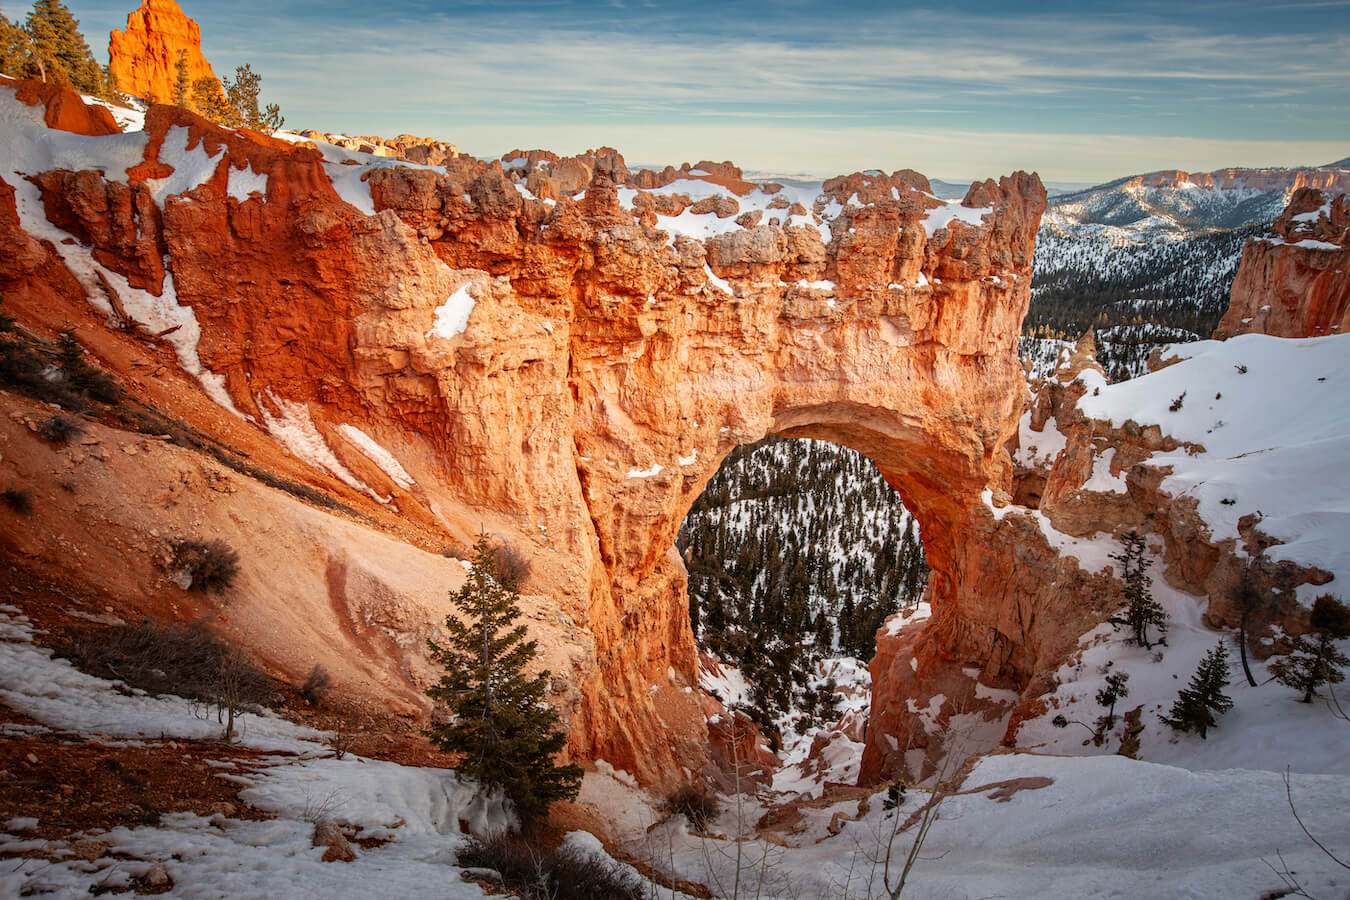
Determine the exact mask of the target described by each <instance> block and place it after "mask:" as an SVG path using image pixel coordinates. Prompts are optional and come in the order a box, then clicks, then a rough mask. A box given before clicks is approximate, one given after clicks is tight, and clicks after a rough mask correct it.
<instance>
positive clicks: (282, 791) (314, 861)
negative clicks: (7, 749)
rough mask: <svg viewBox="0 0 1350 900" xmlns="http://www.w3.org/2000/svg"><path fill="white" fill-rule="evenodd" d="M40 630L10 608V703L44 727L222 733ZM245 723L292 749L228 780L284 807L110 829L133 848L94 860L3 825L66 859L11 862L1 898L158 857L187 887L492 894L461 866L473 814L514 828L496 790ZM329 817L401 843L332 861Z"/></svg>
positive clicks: (198, 890)
mask: <svg viewBox="0 0 1350 900" xmlns="http://www.w3.org/2000/svg"><path fill="white" fill-rule="evenodd" d="M32 637H33V626H32V625H31V624H30V623H29V622H28V620H27V619H26V618H25V617H24V616H22V615H21V614H20V613H19V611H18V610H17V609H16V608H15V607H12V606H3V607H0V702H3V703H4V704H6V705H8V706H10V707H12V708H14V709H16V710H18V711H20V712H23V713H25V714H26V715H28V716H30V717H32V718H33V719H35V720H37V721H38V722H40V723H42V726H43V727H44V729H46V730H43V731H41V733H50V732H57V733H62V734H64V733H69V734H74V735H79V736H81V737H84V738H91V739H98V740H101V741H103V742H105V743H109V742H115V741H123V742H127V745H128V746H132V747H134V746H136V744H137V743H139V742H149V741H164V740H171V739H175V738H177V739H195V740H200V739H213V738H217V737H219V736H220V732H221V727H220V725H218V724H217V723H216V719H215V715H214V712H213V711H207V710H204V709H202V707H201V705H200V704H193V703H191V702H189V701H187V700H183V699H180V698H177V697H151V696H148V695H145V694H143V693H141V692H139V691H135V690H128V689H126V688H124V687H121V686H119V685H116V684H114V683H112V682H108V681H104V680H102V679H98V678H93V677H90V676H88V675H84V674H82V673H80V672H78V671H76V670H75V669H74V668H72V667H71V665H70V664H69V663H68V662H66V661H65V660H63V659H58V658H55V657H53V656H52V655H51V653H50V651H48V650H46V649H43V648H40V647H37V646H35V645H34V644H33V643H32ZM237 725H238V731H239V732H240V736H239V742H240V743H242V744H244V745H245V746H249V747H253V748H257V749H261V750H267V751H284V752H285V755H282V754H277V755H267V756H263V757H262V758H261V760H259V762H258V765H257V767H256V771H247V772H244V771H232V769H233V768H234V767H232V766H230V765H228V764H226V765H222V766H221V768H220V775H219V777H223V778H229V779H234V780H237V781H239V782H242V783H244V784H246V785H248V787H247V788H246V789H245V790H244V791H243V792H242V793H241V795H240V797H241V799H243V800H244V801H245V802H247V803H249V804H250V805H251V806H254V807H256V808H258V809H261V810H263V811H266V812H270V813H273V814H274V815H275V818H272V819H268V820H266V821H247V820H242V819H233V818H226V817H219V816H213V817H211V818H210V819H207V818H203V817H201V816H197V815H194V814H192V813H174V814H169V815H165V816H163V817H162V818H161V820H160V823H159V824H158V825H156V826H151V827H138V828H126V827H118V828H115V829H113V830H111V831H108V832H106V833H102V834H98V835H96V837H97V838H98V840H101V841H106V842H108V843H109V844H110V845H111V847H110V849H111V852H112V853H115V854H120V855H125V856H127V857H130V858H129V859H117V858H114V857H112V856H107V857H104V858H102V859H99V860H95V861H93V862H88V861H84V860H80V859H77V858H75V857H74V856H73V855H72V854H70V853H69V852H65V850H66V849H67V848H62V847H59V846H53V845H52V844H50V843H49V842H47V841H44V840H40V839H35V838H32V837H29V836H27V835H26V833H27V832H30V831H32V830H33V829H34V828H36V827H37V825H38V823H36V822H24V821H14V822H10V823H0V854H4V855H6V856H9V855H12V854H17V853H21V852H23V851H25V850H41V851H45V852H50V853H51V854H52V855H53V856H56V857H62V856H64V857H65V858H64V859H59V860H58V861H56V862H49V861H48V860H45V859H42V858H33V859H27V860H18V861H14V860H10V861H7V862H6V864H5V865H3V866H0V896H7V897H18V896H21V895H25V896H26V895H30V894H41V895H54V896H60V897H73V896H87V895H88V892H89V888H90V887H91V886H93V885H96V884H101V885H104V886H106V887H109V888H117V887H119V886H125V885H128V884H129V883H130V880H131V879H132V878H135V877H139V876H141V875H143V874H144V873H145V872H146V871H147V870H148V869H149V868H150V867H151V866H152V865H153V864H154V863H156V862H160V863H162V864H163V865H164V867H165V869H166V870H167V872H168V874H169V876H170V877H171V878H172V879H173V881H174V884H175V888H174V891H173V896H175V897H217V898H218V897H233V898H244V897H258V898H275V897H296V898H303V897H313V898H332V897H357V896H361V897H439V898H466V900H467V898H474V897H482V896H483V893H482V892H481V891H480V890H479V889H478V888H477V887H475V886H474V885H472V884H467V883H464V882H461V881H460V879H459V873H458V871H456V870H455V869H454V868H453V862H454V854H455V851H456V849H457V848H458V847H460V846H461V845H462V844H463V841H464V836H463V835H462V834H461V833H460V830H459V822H460V820H461V819H463V820H465V821H467V822H469V823H470V825H471V827H472V829H473V830H475V831H478V832H480V833H481V832H482V831H484V830H490V829H493V828H500V827H503V826H504V825H505V824H506V823H507V822H508V821H509V818H508V814H507V813H506V812H505V810H504V808H503V805H502V803H501V802H500V800H498V799H495V798H488V797H485V796H484V795H483V794H482V793H480V792H479V791H478V790H477V789H476V786H475V785H473V784H470V783H465V782H462V781H460V780H459V779H458V778H457V777H456V775H455V774H454V772H451V771H447V770H441V769H431V768H416V767H407V766H400V765H396V764H394V763H390V762H382V761H379V760H373V759H363V758H361V757H358V756H353V755H350V754H348V755H346V756H345V757H344V758H343V759H336V758H335V757H334V754H333V753H332V751H331V750H330V749H329V748H328V747H327V746H326V745H325V744H323V743H322V739H323V738H324V737H326V735H324V734H322V733H320V732H316V731H313V730H311V729H308V728H303V727H300V726H297V725H293V724H291V723H290V722H286V721H284V720H282V719H278V718H275V717H272V716H266V715H252V714H248V715H245V716H243V718H242V719H241V720H239V721H238V723H237ZM320 815H322V816H323V817H326V818H329V819H331V820H333V821H335V822H337V823H339V824H344V825H352V826H360V827H361V829H362V831H361V834H362V836H363V837H366V836H369V837H376V838H388V839H389V840H390V843H388V844H386V845H385V846H383V847H379V848H376V849H372V850H363V851H359V852H358V854H357V857H356V860H355V861H354V862H351V863H346V864H341V863H336V864H335V863H324V862H322V861H321V857H322V855H323V852H324V848H322V847H320V848H315V847H312V846H311V843H312V838H313V834H314V819H315V818H317V817H319V816H320ZM89 837H95V835H89Z"/></svg>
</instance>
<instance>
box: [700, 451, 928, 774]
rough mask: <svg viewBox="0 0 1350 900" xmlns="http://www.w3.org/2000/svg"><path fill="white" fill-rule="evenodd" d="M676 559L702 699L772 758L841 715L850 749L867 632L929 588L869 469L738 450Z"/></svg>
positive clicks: (895, 501)
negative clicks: (744, 728)
mask: <svg viewBox="0 0 1350 900" xmlns="http://www.w3.org/2000/svg"><path fill="white" fill-rule="evenodd" d="M676 548H677V550H678V552H679V554H680V557H681V559H682V560H683V562H684V565H685V569H686V572H687V573H688V595H689V620H690V625H691V628H692V631H693V633H694V636H695V639H696V641H697V644H698V649H699V652H700V656H701V658H702V659H703V661H704V663H705V664H704V665H703V666H702V672H703V675H704V678H703V681H704V686H705V688H709V689H710V691H711V692H712V693H713V694H714V695H715V696H716V697H717V699H719V700H720V701H722V702H723V703H724V704H725V705H726V706H728V707H734V708H738V709H740V710H742V711H744V712H745V713H746V714H747V715H749V716H750V717H751V718H752V719H753V720H754V721H755V722H756V724H757V725H758V726H759V727H760V729H761V731H762V732H763V733H764V734H765V736H766V737H768V739H769V741H770V746H771V749H774V750H780V749H781V750H785V751H787V752H786V753H785V754H784V757H785V759H787V758H794V757H796V756H801V755H804V754H805V752H806V751H807V750H808V749H809V747H810V745H811V742H812V739H813V738H814V737H815V736H816V735H818V734H820V733H822V732H826V731H828V730H829V729H830V728H831V727H832V726H836V725H837V724H838V723H839V722H840V719H841V717H843V716H849V715H852V717H853V718H854V719H855V720H856V723H855V726H854V730H855V731H857V732H859V733H858V734H856V735H855V737H858V738H860V737H861V733H860V732H861V728H862V726H863V722H865V719H866V713H867V707H868V704H869V703H870V680H869V679H868V677H867V674H866V667H867V664H868V662H869V661H870V660H871V658H872V656H873V655H874V654H875V652H876V640H875V635H876V632H877V629H878V628H880V627H881V625H882V624H883V623H884V622H885V620H886V619H887V618H889V617H890V616H891V615H893V614H895V613H897V612H901V611H908V613H909V614H910V615H914V614H915V613H916V612H917V610H918V608H919V606H920V603H921V601H922V599H923V596H924V592H925V589H926V587H927V582H928V565H927V562H926V558H925V553H924V548H923V540H922V537H921V532H920V525H919V521H918V519H917V518H916V517H915V514H914V513H913V512H912V511H911V510H910V509H908V508H907V507H906V504H905V502H904V500H903V499H902V496H901V494H900V493H899V492H898V491H897V490H896V489H895V488H894V487H893V483H892V482H891V481H890V480H888V478H887V477H886V476H885V475H884V474H883V473H882V471H881V470H880V469H879V468H878V466H877V465H876V464H875V463H874V462H873V461H872V459H870V458H869V457H868V456H866V455H864V454H863V453H861V452H859V451H857V450H855V449H852V448H850V447H847V446H843V445H841V444H838V443H836V442H834V441H827V440H822V439H813V438H801V439H793V438H789V437H783V436H780V435H770V436H768V437H765V438H763V439H761V440H760V441H757V442H754V443H752V444H746V445H742V446H740V447H737V448H735V449H733V450H732V451H731V452H730V453H729V454H728V455H727V456H726V457H725V458H724V459H723V461H722V463H721V465H720V467H719V468H718V470H717V472H716V473H715V474H714V475H713V476H712V477H711V478H710V479H709V480H708V481H707V483H706V484H705V485H704V487H703V491H702V493H700V494H699V496H698V498H697V499H696V500H695V501H694V503H693V505H692V506H691V507H690V508H689V510H688V512H687V513H686V515H685V517H684V520H683V522H682V524H681V527H680V531H679V534H678V536H677V538H676Z"/></svg>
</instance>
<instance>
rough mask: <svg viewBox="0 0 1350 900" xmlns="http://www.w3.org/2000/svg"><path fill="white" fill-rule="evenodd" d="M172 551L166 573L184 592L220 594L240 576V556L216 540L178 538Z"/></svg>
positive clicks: (172, 546)
mask: <svg viewBox="0 0 1350 900" xmlns="http://www.w3.org/2000/svg"><path fill="white" fill-rule="evenodd" d="M171 548H172V551H173V555H172V558H171V559H170V562H169V570H170V571H171V572H172V573H173V574H174V577H175V579H176V581H177V582H178V584H179V586H180V587H182V588H183V589H184V590H193V591H206V592H210V591H223V590H225V589H226V588H228V587H229V586H230V585H231V584H232V583H233V582H234V579H235V577H236V576H237V575H238V574H239V554H238V553H236V552H235V551H234V550H233V549H232V548H231V547H230V545H229V544H227V543H225V542H224V541H222V540H220V539H219V538H214V539H212V540H209V541H203V540H199V539H197V538H177V539H175V540H174V541H173V543H172V545H171Z"/></svg>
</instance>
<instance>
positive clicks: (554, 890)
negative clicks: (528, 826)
mask: <svg viewBox="0 0 1350 900" xmlns="http://www.w3.org/2000/svg"><path fill="white" fill-rule="evenodd" d="M456 861H457V863H458V864H459V865H460V866H461V867H474V868H480V869H491V870H493V871H494V872H496V873H497V874H498V875H500V876H501V881H502V885H503V886H504V887H506V888H507V889H508V890H511V891H514V892H516V893H517V894H519V895H520V896H521V897H523V898H525V900H594V898H597V897H604V898H606V900H647V898H649V897H651V891H650V885H648V883H647V882H646V881H644V880H643V879H642V878H641V877H639V876H637V875H635V874H634V873H633V872H631V871H629V870H628V869H624V868H621V867H619V866H617V865H615V864H613V863H611V862H609V861H608V860H605V859H602V858H598V857H595V856H591V855H590V854H588V853H583V852H580V851H577V850H574V849H572V848H569V847H561V848H559V849H557V850H544V849H543V848H541V847H539V846H538V845H536V844H533V843H531V842H530V841H527V840H526V839H525V838H523V837H521V836H520V835H518V834H512V833H510V832H501V833H499V834H495V835H492V836H491V837H486V838H479V837H472V838H470V839H469V842H468V845H467V846H465V847H464V848H463V849H462V850H460V851H459V853H458V858H457V860H456Z"/></svg>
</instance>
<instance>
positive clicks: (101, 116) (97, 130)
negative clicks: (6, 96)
mask: <svg viewBox="0 0 1350 900" xmlns="http://www.w3.org/2000/svg"><path fill="white" fill-rule="evenodd" d="M0 85H3V86H4V87H5V88H6V89H8V90H12V91H14V95H15V97H17V98H18V99H19V100H20V101H21V102H23V103H26V104H28V105H29V106H41V107H42V108H43V110H44V112H43V121H44V122H46V123H47V127H48V128H55V129H56V130H57V131H69V132H70V133H71V134H85V135H93V136H96V135H102V134H117V133H118V132H120V131H121V129H120V128H118V127H117V122H116V121H114V120H113V117H112V113H110V112H108V109H107V107H104V106H88V105H86V104H85V102H84V98H82V97H81V96H80V95H79V94H77V93H76V92H75V91H73V90H71V89H70V88H65V87H60V86H59V85H55V84H51V83H50V82H46V81H31V80H27V79H24V80H15V79H13V78H6V77H5V76H3V75H0Z"/></svg>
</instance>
